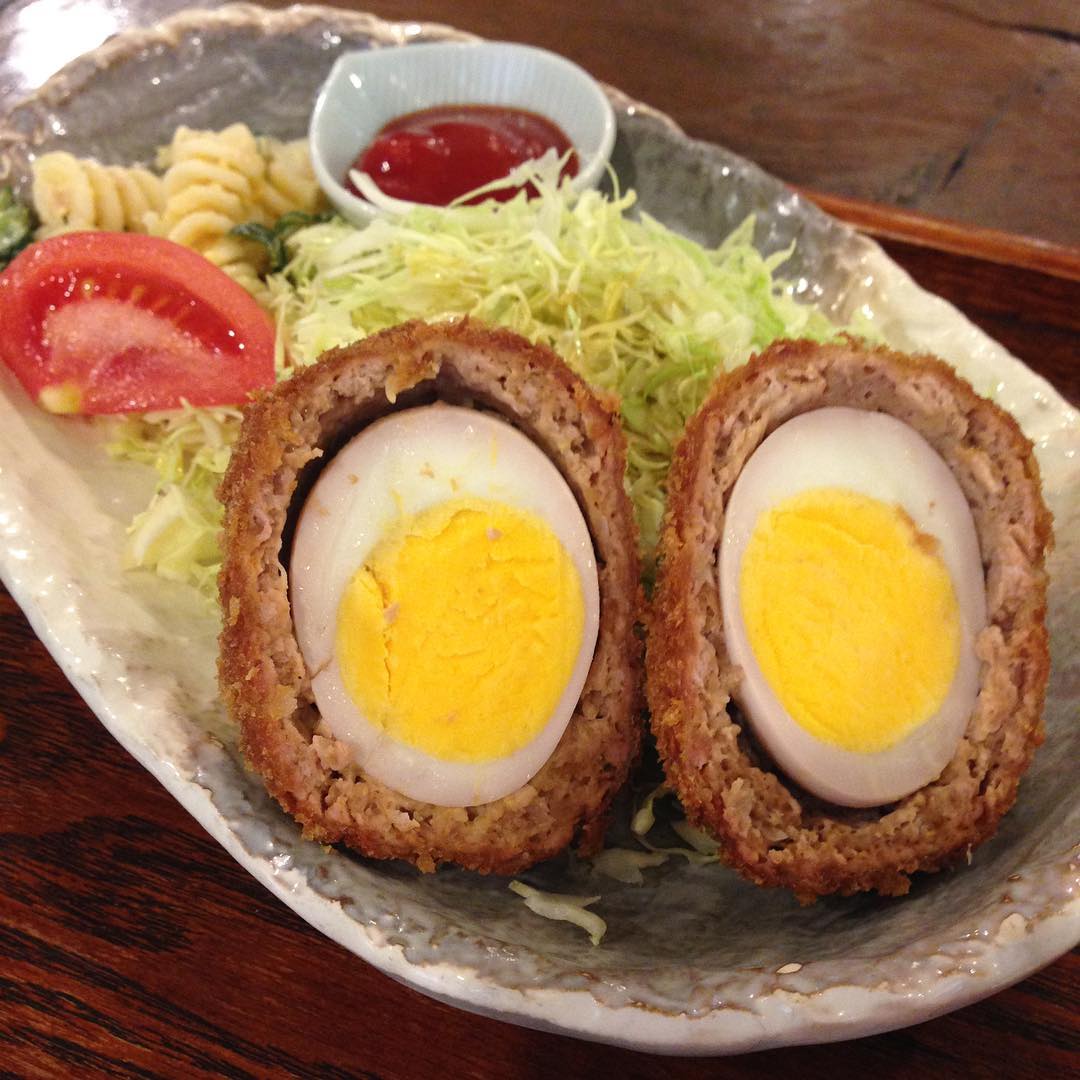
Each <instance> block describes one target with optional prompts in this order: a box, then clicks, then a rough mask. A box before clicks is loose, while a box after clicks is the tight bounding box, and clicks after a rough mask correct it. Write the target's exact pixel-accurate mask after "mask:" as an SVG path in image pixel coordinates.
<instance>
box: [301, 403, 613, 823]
mask: <svg viewBox="0 0 1080 1080" xmlns="http://www.w3.org/2000/svg"><path fill="white" fill-rule="evenodd" d="M469 496H472V497H477V498H482V499H488V500H492V501H495V502H500V503H503V504H505V505H508V506H512V507H515V508H517V509H520V510H524V511H528V512H531V513H533V514H535V515H537V516H539V517H540V518H541V519H542V520H544V521H545V522H546V523H547V525H548V527H549V528H550V529H551V530H552V531H553V532H554V533H555V535H556V536H557V537H558V539H559V541H560V542H561V543H562V545H563V547H564V548H565V550H566V552H567V554H568V555H569V557H570V559H571V561H572V563H573V565H574V567H575V568H576V570H577V574H578V577H579V579H580V582H581V586H582V592H583V600H584V615H585V619H584V630H583V634H582V642H581V647H580V649H579V651H578V656H577V661H576V663H575V666H574V668H573V671H572V673H571V676H570V679H569V681H568V682H567V684H566V687H565V689H564V690H563V693H562V695H561V697H560V698H559V701H558V704H557V706H556V708H555V709H554V711H553V712H552V714H551V717H550V719H549V720H548V723H547V724H546V726H545V727H544V728H543V729H542V730H541V731H540V733H539V734H538V735H537V736H536V737H535V738H534V739H533V740H532V741H531V742H529V743H528V744H527V745H525V746H523V747H521V749H519V750H518V751H516V752H515V753H513V754H511V755H509V756H507V757H504V758H501V759H498V760H495V761H488V762H481V763H476V764H472V763H467V762H448V761H443V760H442V759H440V758H437V757H434V756H432V755H431V754H428V753H426V752H425V751H423V750H421V749H418V748H416V747H413V746H409V745H407V744H405V743H402V742H399V741H397V740H395V739H393V738H392V737H391V736H389V735H388V734H387V733H386V732H385V731H384V730H383V729H382V728H380V727H378V726H376V725H375V724H373V723H371V722H370V720H369V719H368V718H367V717H366V716H364V715H363V714H362V713H361V711H360V710H359V709H358V708H357V706H356V703H355V702H354V701H353V699H352V698H351V697H350V695H349V693H348V691H347V690H346V689H345V685H344V682H343V679H342V673H341V669H340V666H339V664H338V662H337V659H336V657H335V639H336V630H337V614H338V605H339V604H340V602H341V599H342V597H343V595H344V593H345V590H346V587H347V585H348V583H349V581H350V579H351V578H352V576H353V574H354V573H355V572H356V571H357V569H359V567H360V566H362V565H363V563H364V560H365V559H366V558H367V556H368V555H369V554H370V553H371V551H372V549H373V548H374V547H375V546H376V544H377V543H378V542H379V541H380V540H381V539H382V538H383V536H384V535H385V534H387V533H388V532H389V531H390V529H391V528H392V527H393V525H394V524H395V522H397V521H399V520H400V519H401V518H402V517H403V516H412V515H415V514H418V513H420V512H422V511H424V510H426V509H428V508H430V507H433V506H436V505H438V504H439V503H442V502H445V501H447V500H451V499H460V498H463V497H469ZM289 586H290V599H291V603H292V612H293V625H294V629H295V631H296V639H297V642H298V644H299V646H300V651H301V654H302V655H303V657H304V661H305V663H306V665H307V668H308V671H309V672H311V673H312V680H311V681H312V690H313V693H314V695H315V702H316V705H317V706H318V709H319V712H320V714H321V716H322V718H323V721H324V722H325V724H326V726H327V727H328V728H329V729H330V731H331V732H332V733H333V734H334V736H335V737H336V738H337V739H339V740H341V741H342V742H344V743H346V744H347V745H348V746H349V747H350V748H351V750H352V753H353V755H354V757H355V760H356V763H357V765H359V766H360V768H361V769H362V770H363V771H364V772H365V773H366V774H367V775H369V776H371V777H372V778H373V779H375V780H378V781H379V782H381V783H383V784H385V785H386V786H387V787H390V788H392V789H393V790H395V791H398V792H400V793H401V794H403V795H407V796H409V797H411V798H414V799H418V800H421V801H423V802H429V803H434V804H436V805H439V806H475V805H480V804H482V803H486V802H491V801H493V800H495V799H499V798H502V797H503V796H505V795H509V794H510V793H511V792H514V791H516V790H518V789H519V788H521V787H523V786H524V785H525V784H526V783H528V781H529V780H530V779H531V778H532V777H533V776H534V775H535V774H536V773H537V772H539V770H540V769H541V768H542V767H543V765H544V763H545V762H546V761H547V759H548V758H549V757H550V756H551V754H552V753H553V751H554V750H555V747H556V746H557V744H558V742H559V739H560V738H561V737H562V734H563V732H564V731H565V729H566V725H567V724H568V723H569V721H570V718H571V716H572V715H573V712H574V708H575V706H576V705H577V701H578V698H579V697H580V696H581V691H582V688H583V687H584V685H585V680H586V678H587V677H588V673H589V668H590V666H591V664H592V657H593V652H594V650H595V647H596V638H597V634H598V631H599V613H600V596H599V585H598V580H597V570H596V561H595V555H594V552H593V546H592V540H591V537H590V536H589V531H588V528H587V526H586V524H585V519H584V517H583V515H582V512H581V509H580V507H579V506H578V504H577V500H576V499H575V497H574V494H573V492H572V491H571V490H570V487H569V485H568V484H567V482H566V480H565V479H564V478H563V476H562V474H561V473H560V472H559V470H558V469H557V468H556V467H555V465H554V464H553V463H552V462H551V461H550V460H549V459H548V458H547V456H546V455H545V454H544V453H543V451H542V450H541V449H540V448H539V447H538V446H537V445H536V444H535V443H533V442H532V441H531V440H530V439H529V438H528V437H526V436H525V435H524V434H522V432H520V431H518V430H517V429H516V428H514V427H512V426H511V425H510V424H508V423H506V421H504V420H501V419H499V418H497V417H495V416H493V415H491V414H490V413H484V412H479V411H477V410H475V409H467V408H461V407H458V406H452V405H446V404H441V403H440V404H435V405H429V406H421V407H418V408H413V409H407V410H403V411H401V412H397V413H392V414H390V415H388V416H385V417H383V418H381V419H379V420H377V421H375V422H374V423H372V424H370V425H368V426H367V427H365V428H364V429H363V430H362V431H361V432H360V433H359V434H358V435H356V436H355V437H354V438H353V439H352V440H351V441H350V442H349V443H348V444H346V446H344V447H343V448H342V449H341V450H340V451H338V453H337V454H335V456H334V458H333V459H332V460H331V461H330V462H329V464H328V465H327V466H326V467H325V469H324V470H323V471H322V473H321V474H320V475H319V478H318V480H317V481H316V483H315V485H314V487H313V488H312V490H311V493H310V494H309V495H308V497H307V499H306V501H305V503H304V506H303V508H302V510H301V513H300V516H299V519H298V522H297V527H296V532H295V535H294V539H293V546H292V553H291V559H290V569H289Z"/></svg>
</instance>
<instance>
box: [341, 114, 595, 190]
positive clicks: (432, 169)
mask: <svg viewBox="0 0 1080 1080" xmlns="http://www.w3.org/2000/svg"><path fill="white" fill-rule="evenodd" d="M551 149H553V150H555V152H556V153H557V154H558V155H560V156H561V155H563V154H565V153H566V152H567V151H568V150H569V151H571V152H570V155H569V157H568V158H567V160H566V163H565V164H564V166H563V169H562V173H561V175H562V176H563V177H571V176H576V175H577V171H578V163H577V155H576V154H575V153H574V152H573V147H572V144H571V143H570V140H569V139H568V138H567V137H566V134H565V133H564V132H563V130H562V129H561V128H560V127H558V125H556V124H554V123H552V122H551V121H550V120H548V119H547V118H546V117H544V116H540V115H539V114H538V113H534V112H529V111H527V110H526V109H515V108H511V107H507V106H503V105H439V106H436V107H435V108H432V109H422V110H421V111H419V112H414V113H407V114H405V115H404V116H399V117H397V118H396V119H394V120H391V121H390V123H388V124H387V125H386V126H385V127H383V128H382V130H381V131H380V132H379V133H378V134H377V135H376V136H375V138H374V140H373V141H372V143H371V145H370V146H367V147H365V149H364V150H362V151H361V152H360V154H359V156H358V157H357V159H356V161H355V162H354V163H353V165H352V169H357V170H358V171H360V172H366V173H367V174H368V175H369V176H370V177H371V178H372V179H373V180H374V181H375V183H376V184H377V185H378V186H379V188H380V189H381V190H382V191H383V192H384V193H385V194H387V195H389V196H391V197H392V198H395V199H405V200H408V201H409V202H418V203H428V204H430V205H434V206H446V205H447V204H448V203H450V202H453V201H454V199H457V198H459V197H460V196H462V195H465V194H466V193H468V192H470V191H472V190H474V189H475V188H478V187H481V186H483V185H484V184H488V183H490V182H491V181H492V180H498V179H499V178H500V177H503V176H506V174H507V173H509V172H510V171H511V169H513V168H515V167H516V166H518V165H520V164H522V162H525V161H531V160H532V159H534V158H538V157H540V156H542V155H543V154H544V153H545V152H546V151H547V150H551ZM350 171H351V170H350ZM345 186H346V187H347V188H348V189H349V190H350V191H352V192H354V193H355V194H357V195H359V194H360V192H359V191H357V189H356V187H355V185H354V184H353V182H352V180H351V179H350V178H348V177H346V180H345ZM530 186H531V185H530ZM519 190H520V188H516V187H506V188H501V189H499V190H497V191H494V192H492V193H490V194H489V195H486V196H484V198H492V199H497V200H498V201H500V202H505V201H507V200H508V199H511V198H513V196H514V195H516V194H517V192H518V191H519ZM469 201H470V202H479V201H480V200H479V199H474V200H469Z"/></svg>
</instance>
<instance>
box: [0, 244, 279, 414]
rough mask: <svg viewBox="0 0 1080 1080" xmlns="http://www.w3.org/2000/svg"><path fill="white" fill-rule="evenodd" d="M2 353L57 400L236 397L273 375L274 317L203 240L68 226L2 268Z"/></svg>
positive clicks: (41, 397)
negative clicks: (190, 244) (201, 249)
mask: <svg viewBox="0 0 1080 1080" xmlns="http://www.w3.org/2000/svg"><path fill="white" fill-rule="evenodd" d="M0 359H3V361H4V362H5V363H6V364H7V365H8V367H10V368H11V370H12V371H13V372H14V373H15V375H16V376H17V377H18V379H19V381H20V382H21V383H22V384H23V386H24V387H26V389H27V391H28V392H29V393H30V394H31V395H32V396H33V397H34V399H35V400H36V401H37V402H38V404H39V405H41V406H42V407H43V408H46V409H48V410H49V411H50V412H67V413H72V412H74V413H117V412H134V411H143V410H148V409H173V408H177V407H178V406H180V405H181V404H182V402H183V401H187V402H189V403H190V404H192V405H235V404H239V403H240V402H242V401H244V399H245V398H246V397H247V395H248V394H249V393H250V392H251V391H252V390H254V389H256V388H257V387H262V386H270V385H271V384H272V383H273V381H274V327H273V325H272V323H271V322H270V318H269V316H267V314H266V313H265V312H264V311H263V310H262V308H260V307H259V305H258V304H257V303H256V302H255V300H254V299H253V298H252V297H251V296H250V295H249V294H248V293H247V292H245V291H244V289H243V288H242V287H241V286H239V285H238V284H237V283H236V282H235V281H233V280H232V278H230V277H229V276H228V274H226V273H225V272H224V271H223V270H220V269H219V268H218V267H216V266H214V265H213V263H211V262H209V261H208V260H206V259H204V258H203V257H202V255H200V254H198V252H195V251H192V250H191V249H190V248H185V247H181V246H180V245H179V244H174V243H173V242H172V241H171V240H163V239H160V238H159V237H155V236H142V235H140V234H136V233H111V232H84V233H67V234H64V235H62V236H55V237H53V238H51V239H49V240H43V241H41V242H40V243H37V244H32V245H31V246H30V247H28V248H27V249H26V250H25V251H23V252H22V253H21V254H20V255H19V256H18V257H17V258H15V259H14V260H13V261H12V262H11V264H10V265H9V266H8V268H7V269H6V270H5V271H4V272H3V274H0Z"/></svg>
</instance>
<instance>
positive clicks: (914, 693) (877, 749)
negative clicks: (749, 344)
mask: <svg viewBox="0 0 1080 1080" xmlns="http://www.w3.org/2000/svg"><path fill="white" fill-rule="evenodd" d="M718 573H719V587H720V599H721V605H722V608H723V623H724V634H725V639H726V643H727V649H728V652H729V654H730V656H731V658H732V660H733V662H734V663H736V664H738V665H739V666H740V667H741V669H742V672H743V678H742V681H741V684H740V687H739V690H738V691H737V693H736V694H735V698H736V701H737V702H738V704H739V705H740V707H741V708H742V710H743V712H744V713H745V715H746V718H747V720H748V722H749V724H750V726H751V728H752V730H753V732H754V734H755V736H756V737H757V738H758V739H759V740H760V742H761V743H762V744H763V745H764V747H765V748H766V749H767V751H768V752H769V754H770V755H771V756H772V757H773V759H774V760H775V761H776V763H777V764H778V765H779V767H780V768H781V769H782V770H783V771H784V772H785V773H787V774H788V775H789V776H790V777H791V778H792V779H794V780H795V781H796V782H797V783H798V784H800V785H802V787H804V788H805V789H807V790H808V791H810V792H812V793H813V794H815V795H818V796H819V797H821V798H823V799H827V800H829V801H830V802H833V803H838V804H840V805H843V806H877V805H881V804H885V803H889V802H892V801H894V800H896V799H899V798H901V797H903V796H905V795H908V794H910V793H911V792H913V791H916V790H918V789H919V788H921V787H923V786H924V785H926V784H927V783H929V782H930V781H932V780H933V779H935V778H936V777H937V776H938V775H939V774H940V773H941V771H942V769H943V768H944V767H945V765H946V764H947V763H948V761H949V760H950V758H951V757H952V756H953V754H954V752H955V750H956V746H957V744H958V742H959V740H960V738H961V736H962V734H963V731H964V728H965V726H966V724H967V721H968V718H969V716H970V715H971V712H972V709H973V707H974V703H975V698H976V696H977V694H978V690H979V682H980V674H981V671H980V662H979V660H978V658H977V656H976V654H975V641H976V638H977V636H978V634H979V632H980V631H981V630H982V629H983V627H984V626H985V623H986V598H985V584H984V580H983V571H982V562H981V559H980V555H979V545H978V539H977V536H976V533H975V526H974V522H973V520H972V516H971V510H970V508H969V506H968V503H967V500H966V499H965V498H964V494H963V492H962V491H961V489H960V486H959V484H958V483H957V481H956V478H955V477H954V476H953V474H952V472H951V471H950V470H949V468H948V466H947V465H946V464H945V462H944V461H943V460H942V459H941V458H940V457H939V455H938V454H937V453H936V452H935V451H934V450H933V448H932V447H931V446H930V445H929V444H928V443H927V442H926V441H925V440H924V439H923V438H922V437H921V436H920V435H919V434H918V433H917V432H915V431H914V430H913V429H912V428H910V427H909V426H908V425H907V424H905V423H903V422H902V421H900V420H898V419H896V418H895V417H892V416H888V415H885V414H882V413H873V412H866V411H863V410H859V409H852V408H839V407H835V408H822V409H818V410H816V411H814V412H809V413H805V414H803V415H801V416H798V417H795V418H794V419H792V420H789V421H788V422H787V423H785V424H783V425H782V426H780V427H779V428H777V429H776V430H775V431H774V432H772V434H770V435H769V436H768V437H767V438H766V439H765V440H764V442H762V444H761V446H759V447H758V449H757V450H756V451H755V452H754V453H753V455H752V456H751V457H750V459H749V460H748V461H747V463H746V465H745V467H744V468H743V470H742V472H741V474H740V476H739V478H738V481H737V482H736V484H735V486H734V488H733V490H732V493H731V496H730V499H729V500H728V505H727V507H726V511H725V522H724V531H723V539H722V543H721V547H720V553H719V565H718Z"/></svg>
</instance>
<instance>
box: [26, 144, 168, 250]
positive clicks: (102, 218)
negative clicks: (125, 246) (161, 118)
mask: <svg viewBox="0 0 1080 1080" xmlns="http://www.w3.org/2000/svg"><path fill="white" fill-rule="evenodd" d="M31 168H32V173H33V176H32V183H31V198H32V199H33V203H34V210H35V211H36V213H37V215H38V218H39V220H40V221H41V228H40V230H39V235H51V234H53V233H57V232H63V231H66V230H69V229H106V230H115V231H119V230H123V229H127V230H128V231H131V232H145V231H146V230H147V222H148V220H150V219H152V218H153V217H154V215H156V214H158V213H160V211H161V209H162V207H163V206H164V202H165V192H164V187H163V184H162V180H161V177H159V176H155V175H154V174H153V173H152V172H150V171H149V170H148V169H143V168H140V167H138V166H131V167H128V166H123V165H101V164H99V163H98V162H97V161H94V160H93V159H92V158H77V157H75V156H74V155H73V154H69V153H67V152H66V151H63V150H54V151H52V152H51V153H48V154H42V155H41V156H40V157H39V158H37V159H36V160H35V161H34V162H33V165H32V166H31Z"/></svg>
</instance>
